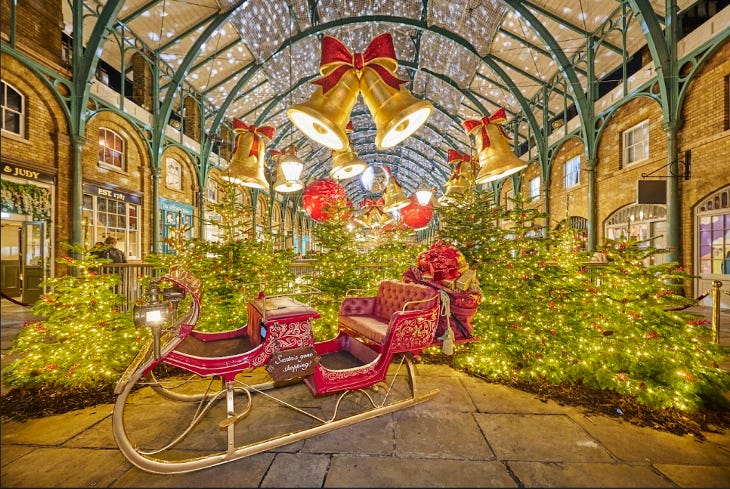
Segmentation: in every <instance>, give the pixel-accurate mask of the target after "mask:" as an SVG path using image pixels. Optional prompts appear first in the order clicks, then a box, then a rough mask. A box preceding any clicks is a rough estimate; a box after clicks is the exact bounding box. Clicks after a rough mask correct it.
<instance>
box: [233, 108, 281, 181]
mask: <svg viewBox="0 0 730 489" xmlns="http://www.w3.org/2000/svg"><path fill="white" fill-rule="evenodd" d="M274 132H275V129H274V128H273V127H271V126H261V127H256V126H254V125H250V126H249V125H246V124H244V123H243V122H241V121H239V120H238V119H234V120H233V133H234V134H235V135H236V136H235V137H236V139H235V145H234V148H233V157H232V158H231V163H230V164H229V165H228V169H227V170H226V172H225V173H224V174H223V176H222V178H223V179H225V180H228V181H229V182H231V183H235V184H238V185H243V186H244V187H250V188H256V189H261V190H268V189H269V182H268V181H267V180H266V175H265V174H264V154H265V152H266V143H265V142H264V138H266V139H269V140H270V139H272V138H273V137H274Z"/></svg>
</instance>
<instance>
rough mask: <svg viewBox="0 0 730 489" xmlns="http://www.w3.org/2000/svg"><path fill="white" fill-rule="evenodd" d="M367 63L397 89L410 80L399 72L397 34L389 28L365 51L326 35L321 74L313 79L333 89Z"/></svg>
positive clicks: (323, 45) (320, 65)
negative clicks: (350, 46)
mask: <svg viewBox="0 0 730 489" xmlns="http://www.w3.org/2000/svg"><path fill="white" fill-rule="evenodd" d="M365 67H369V68H372V69H373V70H375V71H376V72H377V73H378V75H380V78H382V79H383V82H385V83H387V84H388V85H390V86H391V87H393V88H395V89H396V90H400V86H401V85H402V84H403V83H405V82H407V81H408V80H401V79H400V78H398V77H397V76H395V71H396V70H397V69H398V61H397V59H396V57H395V48H394V47H393V38H392V37H391V35H390V34H388V33H387V32H386V33H385V34H381V35H379V36H378V37H376V38H375V39H373V40H372V41H371V42H370V44H369V45H368V47H367V48H366V49H365V52H363V53H354V54H353V53H351V52H350V50H349V49H347V47H346V46H345V45H344V44H342V42H340V41H339V40H338V39H337V38H335V37H332V36H324V37H323V38H322V58H321V60H320V63H319V72H320V74H321V75H322V77H321V78H318V79H317V80H314V81H313V82H312V83H314V84H315V85H319V86H321V87H322V93H327V92H329V91H330V90H331V89H332V88H333V87H334V86H335V85H337V83H339V81H340V79H341V78H342V77H343V76H344V74H345V73H347V72H348V71H350V70H353V69H354V70H357V71H359V72H361V71H362V70H363V69H364V68H365Z"/></svg>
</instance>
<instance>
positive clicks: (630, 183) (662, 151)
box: [581, 96, 667, 244]
mask: <svg viewBox="0 0 730 489" xmlns="http://www.w3.org/2000/svg"><path fill="white" fill-rule="evenodd" d="M645 120H648V121H649V141H650V142H649V158H648V159H647V160H645V161H642V162H638V163H634V164H632V165H630V166H626V165H625V163H624V162H623V161H622V156H621V151H622V134H623V132H624V131H626V130H628V129H630V128H632V127H634V126H635V125H637V124H639V123H641V122H642V121H645ZM597 161H598V163H597V165H596V200H597V203H598V212H597V216H598V219H597V227H598V244H601V243H602V240H603V237H604V236H603V224H604V222H605V221H606V219H607V218H608V217H609V216H610V215H611V214H613V213H614V212H616V211H617V210H619V209H621V208H622V207H625V206H627V205H631V204H635V203H636V186H637V183H636V182H637V181H638V180H639V179H641V178H642V176H641V175H642V173H644V174H649V173H652V172H655V173H653V174H654V175H666V169H662V167H663V166H665V165H666V164H667V137H666V132H665V131H664V129H663V121H662V112H661V108H660V107H659V104H657V103H656V102H655V101H654V100H652V99H650V98H648V97H645V96H639V97H636V98H633V99H632V100H630V101H629V102H627V103H626V104H624V105H623V106H622V107H620V108H619V109H618V110H617V111H616V112H615V113H614V114H613V116H612V117H611V118H610V119H608V120H607V121H606V124H605V127H604V131H603V133H602V134H601V138H600V140H599V142H598V159H597ZM582 176H583V175H581V177H582Z"/></svg>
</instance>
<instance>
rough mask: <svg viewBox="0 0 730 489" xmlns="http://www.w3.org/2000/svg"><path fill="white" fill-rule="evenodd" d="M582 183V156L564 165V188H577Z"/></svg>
mask: <svg viewBox="0 0 730 489" xmlns="http://www.w3.org/2000/svg"><path fill="white" fill-rule="evenodd" d="M579 183H580V156H575V157H573V158H571V159H569V160H568V161H566V162H565V163H563V188H570V187H575V186H576V185H578V184H579Z"/></svg>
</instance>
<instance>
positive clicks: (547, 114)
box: [63, 0, 695, 205]
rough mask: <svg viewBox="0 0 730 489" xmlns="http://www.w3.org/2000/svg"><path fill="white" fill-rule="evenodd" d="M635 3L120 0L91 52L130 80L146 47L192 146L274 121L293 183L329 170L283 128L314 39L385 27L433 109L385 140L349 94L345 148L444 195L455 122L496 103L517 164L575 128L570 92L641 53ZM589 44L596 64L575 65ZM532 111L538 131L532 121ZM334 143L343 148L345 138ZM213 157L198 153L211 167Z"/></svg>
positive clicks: (313, 53) (352, 193) (307, 87)
mask: <svg viewBox="0 0 730 489" xmlns="http://www.w3.org/2000/svg"><path fill="white" fill-rule="evenodd" d="M72 3H73V2H63V8H64V24H65V25H66V26H67V28H66V31H67V33H68V34H69V35H70V36H71V37H73V38H77V37H78V35H74V33H73V32H72V26H73V12H72V10H71V9H72ZM81 3H83V8H84V13H85V14H88V15H85V16H84V30H83V33H82V36H83V39H82V41H83V42H84V44H86V42H87V41H88V40H89V39H90V37H91V36H92V35H94V32H95V30H94V25H95V24H96V22H97V21H99V19H101V18H103V16H102V15H101V13H100V12H101V9H100V8H98V2H97V1H96V0H83V1H82V2H81ZM694 3H695V2H694V0H680V1H678V2H677V7H678V10H679V11H680V12H682V10H683V9H689V8H690V7H692V6H693V5H694ZM634 7H635V5H634V4H633V3H632V2H630V1H629V0H618V1H617V2H602V1H596V0H563V1H561V2H553V1H550V0H532V1H530V2H522V1H516V0H428V1H427V0H418V1H417V0H403V1H398V2H371V1H364V0H353V1H349V2H341V1H340V0H319V1H317V2H314V3H313V2H309V1H306V0H196V1H195V2H180V1H174V0H159V1H154V2H149V1H148V0H125V1H124V2H123V5H122V7H121V9H120V10H119V13H118V14H117V18H116V19H112V20H110V22H109V25H110V27H111V28H110V29H107V31H108V32H109V34H108V38H107V42H105V43H104V44H103V46H102V50H101V52H100V55H99V57H100V60H101V62H102V63H104V64H105V65H106V66H107V67H110V68H111V69H113V70H117V71H119V72H120V73H123V74H124V76H127V77H130V78H132V77H133V72H132V70H131V69H130V67H132V66H133V62H132V60H133V56H134V55H135V53H139V52H141V51H144V52H145V53H148V54H149V57H148V59H149V60H157V62H158V66H157V67H156V69H155V70H154V71H155V72H157V73H160V79H159V87H160V90H159V94H158V95H159V101H160V103H167V104H169V107H170V111H169V113H170V114H171V116H170V117H171V119H169V120H168V121H166V122H167V123H168V124H169V123H170V121H172V120H175V121H179V120H180V119H181V118H182V117H183V112H184V111H183V107H184V104H185V101H186V99H188V98H192V99H193V100H196V101H200V102H201V103H202V104H203V106H202V110H201V115H202V121H203V125H204V128H205V130H204V131H203V133H204V134H203V136H202V140H201V141H199V142H200V143H201V146H202V147H206V144H207V143H208V141H207V140H206V138H207V137H209V138H215V137H220V136H221V135H222V134H223V133H224V132H225V131H226V130H229V133H230V128H231V124H232V121H233V120H234V119H238V120H242V121H246V122H247V123H248V124H252V125H256V126H272V127H276V128H277V135H276V136H275V137H274V138H273V140H272V141H271V142H269V143H268V144H269V147H272V148H280V147H284V146H286V144H288V143H289V141H286V142H285V141H282V138H284V137H286V138H287V139H288V138H289V135H290V134H291V132H293V135H292V140H293V143H294V144H295V145H296V146H297V148H298V156H299V157H300V158H301V159H302V160H303V161H304V162H305V166H304V168H303V173H302V177H301V180H302V181H304V182H307V181H312V180H316V179H319V178H325V177H327V176H328V174H329V172H330V170H331V169H332V149H331V148H328V147H326V146H323V145H321V144H319V143H317V142H315V141H313V140H312V139H311V138H309V137H307V136H306V135H305V134H304V133H303V132H302V131H301V130H300V129H299V128H297V127H296V126H294V125H293V124H292V122H291V121H290V119H289V118H288V117H287V109H288V108H289V107H290V105H291V104H302V103H305V102H306V101H307V100H309V99H310V97H311V96H312V94H313V92H314V91H315V87H316V86H315V85H313V84H312V83H311V82H312V81H313V80H315V79H316V78H317V77H319V76H320V72H319V69H320V60H321V44H322V39H323V38H324V37H325V36H332V37H334V38H336V39H338V40H339V41H341V42H342V43H343V44H344V45H345V46H347V47H348V49H350V51H351V52H353V53H362V52H364V51H365V50H366V49H367V47H368V45H369V43H370V42H372V40H373V39H375V38H377V37H378V36H379V35H382V34H384V33H388V34H390V36H391V37H392V40H393V48H394V51H395V57H396V59H397V63H398V67H397V71H396V73H395V74H396V76H398V77H399V78H401V79H403V80H407V83H405V84H404V88H405V89H407V90H408V92H409V93H410V94H412V96H413V97H414V98H415V99H417V100H418V101H426V102H429V103H430V104H432V106H433V109H432V111H431V113H430V115H428V117H427V118H426V120H425V123H423V124H422V125H421V126H419V128H418V130H416V131H415V132H414V133H413V134H409V135H407V137H405V138H404V139H402V140H401V141H398V142H396V143H395V144H393V145H389V144H390V142H389V141H387V140H386V141H385V143H386V144H383V141H382V139H383V138H382V137H381V138H380V139H379V132H380V133H382V131H379V130H378V127H377V121H376V120H374V117H373V115H372V111H371V110H370V108H369V107H368V106H367V101H366V100H364V99H363V97H362V96H361V95H360V96H358V97H357V99H356V100H355V102H354V105H353V106H352V110H351V111H350V114H349V115H350V119H351V121H352V125H353V132H352V133H351V134H349V139H350V142H351V145H352V150H353V151H354V152H355V153H356V154H357V156H358V158H359V159H361V160H362V161H363V162H365V163H366V164H367V165H368V167H371V166H387V167H391V168H393V169H397V176H398V183H399V184H400V185H401V186H402V187H403V191H404V192H405V194H406V195H411V194H413V192H414V191H415V190H416V189H417V188H418V187H419V185H420V184H421V182H422V180H423V178H424V175H426V174H427V175H428V180H429V182H432V183H434V184H435V185H434V186H436V187H437V190H438V191H439V193H443V192H444V190H445V189H446V183H447V181H448V180H449V177H450V175H451V170H452V169H451V167H450V165H449V164H448V161H447V152H448V149H449V148H453V149H454V150H456V151H458V152H460V153H465V154H472V155H473V154H474V152H475V143H474V139H473V136H471V135H469V134H467V133H466V132H465V131H464V129H463V127H462V126H461V124H462V122H463V121H465V120H469V119H479V118H481V117H484V116H488V115H490V114H492V113H494V112H495V111H497V110H499V108H500V107H504V108H505V111H506V113H505V115H506V121H507V122H506V123H505V124H504V125H503V127H504V129H505V132H506V135H507V136H508V137H509V139H508V141H509V142H508V144H509V149H510V151H514V152H515V153H516V154H517V156H518V157H519V158H520V159H521V160H524V161H525V162H527V161H529V160H530V159H531V158H532V159H534V158H535V157H536V153H537V148H535V147H534V145H530V144H529V143H528V141H530V138H531V136H533V135H535V133H536V132H537V133H539V132H540V131H543V132H542V133H539V135H541V136H542V137H544V138H546V139H547V138H548V137H549V136H550V135H551V133H557V134H556V136H559V135H560V134H565V133H567V132H568V131H570V130H574V129H575V126H574V125H571V121H572V120H573V119H574V118H575V117H576V106H577V102H576V96H575V93H587V91H588V86H600V89H601V90H610V89H611V88H613V87H616V86H618V85H619V84H620V83H621V79H623V73H622V69H623V68H624V67H625V64H626V63H625V60H626V59H629V58H631V57H635V56H639V57H640V56H641V53H640V51H641V50H642V49H643V48H644V47H645V46H646V44H647V39H646V36H645V34H644V31H643V29H642V24H641V19H640V15H637V12H636V11H634V10H633V9H634ZM78 8H82V7H78ZM651 8H653V9H654V11H655V12H656V14H657V16H658V18H659V19H660V22H663V18H664V16H665V15H666V12H665V11H664V9H665V2H651ZM622 26H625V27H622ZM114 36H116V37H117V38H118V40H115V39H113V37H114ZM589 40H590V42H589ZM119 41H121V42H119ZM596 41H598V42H596ZM589 50H592V52H591V56H592V57H593V58H594V59H595V62H594V66H595V72H593V71H590V72H587V71H586V70H585V63H584V60H585V58H586V56H587V53H588V51H589ZM149 62H152V61H149ZM639 65H641V63H639ZM290 68H291V70H290ZM642 69H645V67H642V66H639V67H638V68H636V70H642ZM630 74H631V73H628V74H627V76H628V75H630ZM590 76H593V78H594V79H590V80H589V77H590ZM598 82H600V83H598ZM160 113H165V112H160ZM543 121H548V127H545V128H543V127H541V125H542V122H543ZM290 129H291V131H290ZM339 140H340V142H341V143H342V146H343V149H344V146H345V143H346V139H345V138H343V137H340V139H339ZM208 147H212V145H208ZM216 148H217V146H216ZM216 161H217V158H210V162H211V163H210V165H213V166H214V165H216ZM341 184H342V185H343V187H344V188H345V191H346V193H347V195H348V198H349V199H350V200H351V201H352V202H353V204H355V205H357V204H359V202H361V201H363V199H365V198H373V197H379V195H374V194H372V193H370V192H369V191H368V190H367V189H365V188H364V187H363V185H362V183H361V181H360V178H347V179H343V180H342V181H341Z"/></svg>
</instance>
